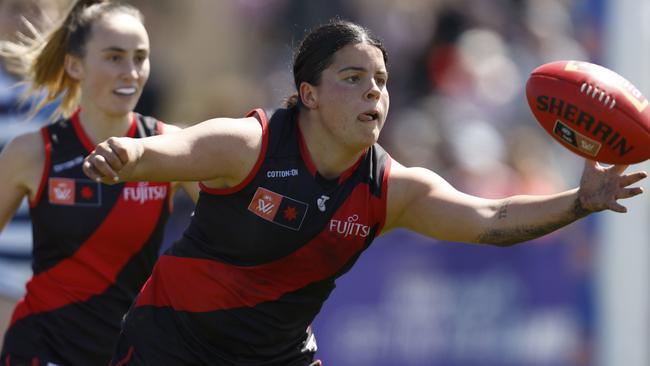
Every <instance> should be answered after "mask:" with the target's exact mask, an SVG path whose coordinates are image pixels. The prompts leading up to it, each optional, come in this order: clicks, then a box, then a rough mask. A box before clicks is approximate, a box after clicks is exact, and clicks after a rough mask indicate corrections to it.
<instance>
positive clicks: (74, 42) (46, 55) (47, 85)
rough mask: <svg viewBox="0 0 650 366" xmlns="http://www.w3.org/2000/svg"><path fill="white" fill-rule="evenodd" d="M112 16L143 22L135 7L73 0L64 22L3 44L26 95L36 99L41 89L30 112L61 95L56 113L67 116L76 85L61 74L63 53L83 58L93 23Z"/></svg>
mask: <svg viewBox="0 0 650 366" xmlns="http://www.w3.org/2000/svg"><path fill="white" fill-rule="evenodd" d="M113 13H124V14H128V15H131V16H133V17H134V18H136V19H138V20H140V21H141V22H143V23H144V17H143V16H142V13H141V12H140V11H139V10H138V9H137V8H135V7H133V6H131V5H126V4H120V3H116V2H112V1H109V0H77V1H76V2H75V3H74V5H72V7H71V8H70V10H69V11H68V13H67V16H66V18H65V20H63V21H62V22H61V23H59V26H58V27H57V28H55V29H53V30H52V31H51V32H50V33H48V34H46V35H42V34H39V33H35V34H34V35H33V38H30V39H28V40H27V42H25V43H11V42H9V43H3V44H2V45H3V46H4V47H2V54H3V56H6V57H9V58H10V59H12V60H13V65H14V68H13V70H12V71H15V73H16V74H18V75H21V76H23V77H25V78H26V79H27V80H29V82H30V89H29V90H28V93H27V95H26V96H30V95H36V96H40V95H41V94H40V93H41V89H45V90H47V95H46V97H45V98H42V100H41V101H40V102H39V103H38V104H37V105H36V106H35V107H34V108H33V109H34V110H33V113H35V112H36V111H38V110H39V109H41V108H42V107H43V106H44V105H45V104H47V103H49V102H51V101H54V100H56V99H57V98H58V97H59V96H61V95H62V96H63V98H62V101H61V103H60V106H59V107H58V108H57V112H58V113H60V114H62V115H69V114H70V113H72V112H73V111H74V109H75V108H76V105H77V103H78V98H79V93H80V87H79V82H78V81H77V80H74V79H72V78H70V77H69V76H68V75H67V74H66V72H65V71H64V59H65V55H66V54H71V55H74V56H77V57H84V56H85V54H86V45H87V43H88V40H89V39H90V37H91V33H92V27H93V24H95V22H96V21H98V20H100V19H102V18H103V17H104V16H106V15H108V14H113Z"/></svg>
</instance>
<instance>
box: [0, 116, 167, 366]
mask: <svg viewBox="0 0 650 366" xmlns="http://www.w3.org/2000/svg"><path fill="white" fill-rule="evenodd" d="M133 116H134V117H133V121H132V124H131V128H130V129H129V131H128V136H130V137H138V138H139V137H146V136H152V135H156V134H159V133H160V132H161V129H162V123H160V122H158V121H156V120H155V119H153V118H151V117H144V116H141V115H137V114H135V113H134V114H133ZM41 134H42V137H43V141H44V144H45V152H46V154H45V165H44V170H43V174H42V178H41V183H40V186H39V191H38V193H37V195H36V197H35V198H34V200H33V201H30V216H31V220H32V231H33V240H34V246H33V264H32V268H33V271H34V275H33V277H32V278H31V279H30V280H29V282H28V283H27V291H26V294H25V296H24V298H23V299H21V301H20V302H19V303H18V304H17V306H16V308H15V310H14V313H13V317H12V319H11V324H10V326H9V329H8V330H7V333H6V335H5V339H4V346H3V350H2V362H3V363H2V364H3V365H5V364H6V365H14V364H20V362H25V361H28V362H30V363H29V364H30V365H31V364H32V363H31V362H41V363H42V364H46V363H47V362H51V363H53V364H57V365H61V366H63V365H106V364H108V362H109V361H110V358H111V355H112V353H113V351H114V347H115V342H116V340H117V336H118V334H119V331H120V328H121V320H122V317H123V315H124V314H125V313H126V311H127V310H128V308H129V306H130V305H131V304H132V302H133V300H134V298H135V297H136V295H137V294H138V292H139V290H140V288H141V286H142V284H143V283H144V282H145V280H146V279H147V277H148V276H149V275H150V274H151V270H152V268H153V266H154V263H155V261H156V260H157V258H158V251H159V248H160V244H161V242H162V238H163V229H164V225H165V222H166V220H167V217H168V216H169V209H170V201H169V197H170V194H171V192H170V189H171V187H170V184H169V183H153V182H134V183H126V184H124V183H122V184H116V185H104V184H101V183H98V182H95V181H92V180H90V179H88V178H87V177H86V176H85V175H84V173H83V171H82V168H81V166H82V162H83V159H84V157H85V156H86V155H88V154H89V153H90V152H91V151H92V150H94V145H93V143H92V142H91V141H90V139H89V138H88V136H87V135H86V134H85V132H84V130H83V128H82V126H81V124H80V122H79V114H78V113H76V114H75V115H73V116H72V117H71V118H70V119H65V120H61V121H58V122H57V123H54V124H52V125H49V126H46V127H43V128H42V130H41ZM33 360H40V361H33ZM34 364H36V363H34Z"/></svg>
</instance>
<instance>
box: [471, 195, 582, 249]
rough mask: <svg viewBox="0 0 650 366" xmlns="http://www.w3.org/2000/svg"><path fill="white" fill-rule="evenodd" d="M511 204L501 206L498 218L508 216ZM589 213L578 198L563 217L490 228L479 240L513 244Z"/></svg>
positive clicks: (498, 243) (487, 242)
mask: <svg viewBox="0 0 650 366" xmlns="http://www.w3.org/2000/svg"><path fill="white" fill-rule="evenodd" d="M509 204H510V201H506V202H504V203H503V204H502V205H501V206H500V207H499V211H498V214H497V218H498V220H502V219H506V218H507V217H508V205H509ZM589 213H590V212H589V210H586V209H585V208H584V207H583V206H582V204H581V203H580V200H579V199H576V200H575V202H574V204H573V207H572V208H571V211H570V212H569V213H567V214H566V215H564V216H562V217H559V218H554V219H551V220H549V221H547V222H544V223H539V224H535V225H519V226H513V227H510V228H500V229H488V230H486V231H485V232H484V233H482V234H481V235H479V237H478V242H479V243H485V244H494V245H498V246H511V245H513V244H517V243H519V242H523V241H527V240H532V239H535V238H538V237H540V236H544V235H546V234H548V233H551V232H553V231H555V230H557V229H559V228H561V227H563V226H566V225H568V224H570V223H572V222H573V221H575V220H577V219H580V218H582V217H584V216H587V215H588V214H589Z"/></svg>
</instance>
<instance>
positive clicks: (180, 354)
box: [113, 109, 390, 366]
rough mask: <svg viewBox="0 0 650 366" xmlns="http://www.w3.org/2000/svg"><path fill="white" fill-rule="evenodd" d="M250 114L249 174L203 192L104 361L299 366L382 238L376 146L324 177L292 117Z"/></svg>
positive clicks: (384, 168) (383, 175)
mask: <svg viewBox="0 0 650 366" xmlns="http://www.w3.org/2000/svg"><path fill="white" fill-rule="evenodd" d="M250 115H253V116H255V117H257V119H258V120H259V121H260V123H261V125H262V128H263V147H262V152H261V154H260V157H259V159H258V161H257V163H256V165H255V167H254V169H253V171H252V172H251V174H250V175H249V176H248V177H247V178H246V179H245V180H244V181H243V182H242V183H241V184H239V185H237V186H236V187H232V188H229V189H210V188H208V187H205V186H202V192H201V196H200V198H199V201H198V203H197V206H196V209H195V213H194V217H193V219H192V221H191V224H190V226H189V227H188V229H187V230H186V232H185V233H184V235H183V237H182V238H181V239H180V240H179V241H178V242H176V243H175V244H174V245H173V246H172V247H171V248H170V249H169V250H168V251H167V252H166V253H165V254H164V255H163V256H161V258H160V260H159V261H158V263H157V264H156V266H155V268H154V271H153V273H152V276H151V278H150V279H149V280H148V281H147V283H146V284H145V286H144V287H143V289H142V291H141V293H140V295H139V296H138V300H137V301H136V305H135V307H134V308H132V309H131V310H130V311H129V314H128V315H127V317H126V320H125V325H124V328H123V332H122V337H121V339H120V342H119V346H118V353H117V354H116V357H115V358H114V360H113V362H115V364H119V365H124V364H126V365H131V364H135V365H139V364H147V365H149V364H152V365H153V364H165V365H190V364H191V365H239V366H242V365H251V366H252V365H255V366H261V365H307V364H308V363H309V362H308V358H309V359H311V358H312V357H313V350H312V352H311V353H309V352H307V351H308V349H307V348H309V347H308V345H306V344H305V343H306V342H305V341H306V337H307V335H306V333H305V331H306V329H307V327H308V326H309V324H310V323H311V322H312V320H313V319H314V317H315V316H316V314H317V313H318V312H319V311H320V309H321V306H322V304H323V302H324V301H325V300H326V299H327V297H328V296H329V294H330V292H331V291H332V290H333V289H334V287H335V283H334V281H335V279H336V278H337V277H339V276H341V275H342V274H344V273H345V272H347V271H348V270H349V269H350V267H351V266H352V264H353V263H354V262H355V261H356V260H357V258H358V256H359V255H360V254H361V252H362V251H364V250H365V249H366V248H367V247H368V246H369V245H370V243H371V242H372V241H373V239H374V238H375V236H376V235H378V234H379V233H380V232H381V229H382V226H383V225H384V221H385V216H386V191H387V178H388V174H389V169H390V157H389V156H388V154H387V153H386V152H384V150H383V149H382V148H381V147H380V146H379V145H376V144H375V145H374V146H372V147H370V148H369V149H368V150H367V151H366V152H365V154H363V156H361V157H360V159H359V160H358V161H357V162H356V164H354V165H353V166H352V167H351V168H350V169H348V170H347V171H346V172H344V173H343V174H342V175H341V176H340V177H338V178H336V179H326V178H324V177H322V176H321V175H320V174H319V173H318V172H317V171H316V168H315V166H314V164H313V162H312V161H311V158H310V156H309V152H308V151H307V149H306V148H305V145H304V141H303V139H302V135H301V133H300V129H299V124H298V123H297V121H296V118H297V113H296V112H295V111H294V110H286V109H282V110H278V111H277V112H276V113H274V115H273V117H272V119H271V120H270V121H269V122H267V118H266V114H265V113H264V112H263V111H261V110H255V111H254V112H251V114H250ZM250 115H249V116H250ZM215 159H218V157H215ZM161 335H164V336H161ZM301 351H302V352H301ZM120 362H121V363H120Z"/></svg>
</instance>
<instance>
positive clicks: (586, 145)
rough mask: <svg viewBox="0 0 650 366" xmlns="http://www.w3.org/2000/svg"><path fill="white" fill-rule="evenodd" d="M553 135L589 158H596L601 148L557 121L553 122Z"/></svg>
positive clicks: (597, 143) (598, 144)
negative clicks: (589, 156)
mask: <svg viewBox="0 0 650 366" xmlns="http://www.w3.org/2000/svg"><path fill="white" fill-rule="evenodd" d="M553 133H555V134H556V135H557V136H559V137H560V138H561V139H562V140H563V141H565V142H566V143H567V144H569V145H572V146H573V147H575V148H577V149H578V150H580V151H582V152H584V153H587V154H589V155H591V156H596V155H597V154H598V151H599V150H600V148H601V146H602V145H601V144H600V142H598V141H595V140H592V139H590V138H588V137H587V136H585V135H583V134H581V133H579V132H577V131H575V130H573V129H572V128H570V127H568V126H567V125H565V124H564V123H562V122H560V121H559V120H558V121H556V122H555V127H554V128H553Z"/></svg>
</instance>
